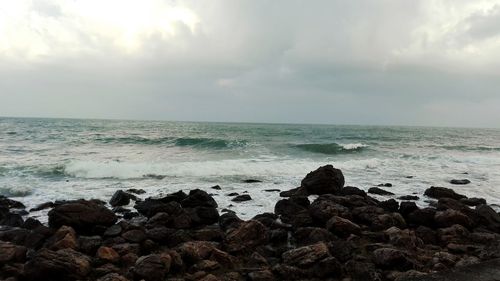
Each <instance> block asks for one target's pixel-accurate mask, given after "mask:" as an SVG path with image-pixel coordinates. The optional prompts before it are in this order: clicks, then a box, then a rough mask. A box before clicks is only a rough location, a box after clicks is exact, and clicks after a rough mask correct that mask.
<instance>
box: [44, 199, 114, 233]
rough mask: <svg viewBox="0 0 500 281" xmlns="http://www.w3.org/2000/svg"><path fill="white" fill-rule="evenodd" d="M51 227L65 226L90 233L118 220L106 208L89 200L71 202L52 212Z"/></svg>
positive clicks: (50, 213)
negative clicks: (98, 227)
mask: <svg viewBox="0 0 500 281" xmlns="http://www.w3.org/2000/svg"><path fill="white" fill-rule="evenodd" d="M48 216H49V225H50V227H53V228H58V227H61V226H63V225H67V226H71V227H73V228H74V229H75V230H77V231H79V232H82V233H88V232H91V231H92V230H93V228H94V227H95V226H97V225H102V226H110V225H112V224H114V223H115V222H116V220H117V217H116V215H115V214H114V213H113V212H112V211H111V210H109V209H108V208H106V207H105V206H103V205H101V204H99V203H97V202H95V201H87V200H77V201H71V202H68V203H65V204H61V205H59V206H56V207H55V208H54V209H52V210H50V212H49V214H48Z"/></svg>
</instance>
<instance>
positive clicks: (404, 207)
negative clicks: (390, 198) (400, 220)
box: [399, 201, 418, 217]
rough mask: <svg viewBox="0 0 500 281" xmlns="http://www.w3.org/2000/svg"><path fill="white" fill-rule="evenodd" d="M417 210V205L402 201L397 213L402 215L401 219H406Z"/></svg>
mask: <svg viewBox="0 0 500 281" xmlns="http://www.w3.org/2000/svg"><path fill="white" fill-rule="evenodd" d="M416 210H418V207H417V204H415V202H411V201H403V202H401V204H399V213H400V214H401V215H403V217H407V216H408V215H409V214H411V213H412V212H414V211H416Z"/></svg>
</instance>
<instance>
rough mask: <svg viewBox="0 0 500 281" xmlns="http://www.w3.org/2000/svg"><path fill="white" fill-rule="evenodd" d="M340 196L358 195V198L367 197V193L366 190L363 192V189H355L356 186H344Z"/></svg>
mask: <svg viewBox="0 0 500 281" xmlns="http://www.w3.org/2000/svg"><path fill="white" fill-rule="evenodd" d="M340 194H342V195H358V196H362V197H365V196H366V192H365V191H364V190H361V189H359V188H357V187H354V186H344V187H343V188H342V190H341V191H340Z"/></svg>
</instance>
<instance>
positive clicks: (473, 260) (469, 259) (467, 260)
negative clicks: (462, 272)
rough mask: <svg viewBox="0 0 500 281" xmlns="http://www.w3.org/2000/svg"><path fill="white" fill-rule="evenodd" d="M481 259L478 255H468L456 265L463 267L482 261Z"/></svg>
mask: <svg viewBox="0 0 500 281" xmlns="http://www.w3.org/2000/svg"><path fill="white" fill-rule="evenodd" d="M480 262H481V260H480V259H478V258H477V257H474V256H468V257H464V258H462V259H461V260H459V261H458V262H457V263H456V264H455V266H456V267H462V266H469V265H473V264H478V263H480Z"/></svg>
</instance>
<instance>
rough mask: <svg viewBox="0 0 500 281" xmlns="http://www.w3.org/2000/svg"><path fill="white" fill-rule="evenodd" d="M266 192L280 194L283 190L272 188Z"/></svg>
mask: <svg viewBox="0 0 500 281" xmlns="http://www.w3.org/2000/svg"><path fill="white" fill-rule="evenodd" d="M264 191H265V192H280V191H281V190H280V189H276V188H271V189H264Z"/></svg>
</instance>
